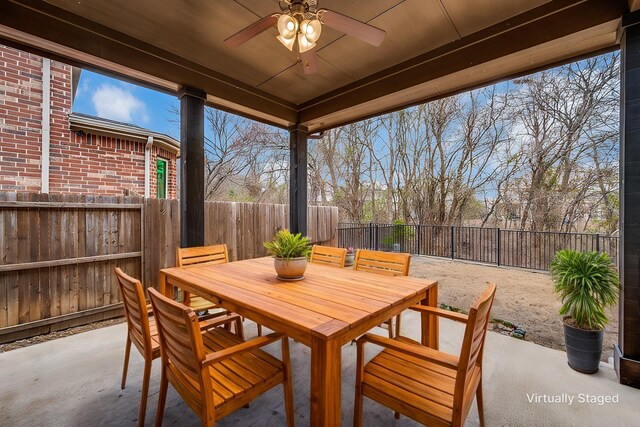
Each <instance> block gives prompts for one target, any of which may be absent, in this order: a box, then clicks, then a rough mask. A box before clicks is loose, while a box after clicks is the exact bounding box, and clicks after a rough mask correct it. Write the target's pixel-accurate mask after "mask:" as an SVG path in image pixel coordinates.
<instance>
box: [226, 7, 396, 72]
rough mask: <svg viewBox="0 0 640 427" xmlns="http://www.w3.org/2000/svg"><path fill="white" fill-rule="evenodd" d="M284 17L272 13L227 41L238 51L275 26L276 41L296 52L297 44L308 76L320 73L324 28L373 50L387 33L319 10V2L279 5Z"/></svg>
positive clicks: (346, 17)
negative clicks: (318, 49)
mask: <svg viewBox="0 0 640 427" xmlns="http://www.w3.org/2000/svg"><path fill="white" fill-rule="evenodd" d="M279 3H280V9H281V10H282V13H273V14H271V15H268V16H265V17H264V18H262V19H260V20H258V21H256V22H254V23H253V24H251V25H249V26H248V27H246V28H244V29H242V30H240V31H238V32H237V33H236V34H234V35H232V36H231V37H229V38H228V39H226V40H225V41H224V43H225V44H226V45H227V46H230V47H238V46H240V45H242V44H244V43H246V42H247V41H249V40H251V39H252V38H254V37H255V36H257V35H258V34H260V33H263V32H264V31H266V30H268V29H269V28H271V27H273V26H274V25H275V26H276V27H277V28H278V33H279V34H278V36H277V37H276V39H277V40H278V41H279V42H280V43H282V44H283V45H284V46H285V47H286V48H287V49H289V50H290V51H293V48H294V46H295V44H296V42H297V44H298V52H299V53H300V60H301V62H302V66H303V69H304V73H305V74H313V73H315V72H316V71H317V65H316V54H315V49H314V48H315V47H316V41H318V38H320V33H321V32H322V26H323V25H326V26H327V27H329V28H333V29H334V30H337V31H340V32H341V33H345V34H348V35H350V36H352V37H355V38H357V39H359V40H362V41H363V42H365V43H368V44H370V45H373V46H376V47H377V46H380V44H382V41H383V40H384V36H385V34H386V33H385V31H383V30H381V29H380V28H376V27H374V26H372V25H369V24H365V23H364V22H361V21H358V20H356V19H353V18H350V17H348V16H346V15H342V14H341V13H338V12H334V11H332V10H327V9H319V8H318V0H283V1H279Z"/></svg>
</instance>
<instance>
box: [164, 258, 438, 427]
mask: <svg viewBox="0 0 640 427" xmlns="http://www.w3.org/2000/svg"><path fill="white" fill-rule="evenodd" d="M304 276H305V277H304V280H301V281H297V282H285V281H281V280H278V279H277V278H276V273H275V270H274V268H273V258H270V257H265V258H256V259H250V260H244V261H237V262H231V263H228V264H220V265H211V266H204V267H199V266H197V265H196V266H191V267H175V268H166V269H163V270H161V273H160V283H159V286H160V291H161V292H163V293H164V294H165V295H169V296H171V295H172V294H173V287H178V288H181V289H183V290H185V291H188V292H195V293H197V294H198V295H200V296H202V297H204V298H207V299H209V300H210V301H212V302H213V303H215V304H218V305H220V306H222V307H224V308H226V309H228V310H230V311H233V312H235V313H238V314H240V315H242V316H245V317H247V318H249V319H251V320H254V321H256V322H258V323H260V324H262V325H265V326H267V327H268V328H270V329H273V330H274V331H277V332H282V333H285V334H287V335H288V336H290V337H291V338H294V339H295V340H297V341H299V342H301V343H303V344H305V345H307V346H309V347H310V348H311V394H310V396H311V402H310V407H311V425H312V426H338V425H340V422H341V413H340V403H341V402H340V399H341V396H340V387H341V371H340V369H341V355H342V353H341V348H342V346H343V345H344V344H347V343H349V342H351V341H352V340H353V339H355V338H357V337H358V336H360V335H362V334H364V333H365V332H367V331H369V330H370V329H372V328H374V327H375V326H377V325H379V324H380V323H382V322H383V321H385V320H387V319H390V318H392V317H393V316H395V315H397V314H398V313H401V312H402V311H404V310H405V309H407V308H409V307H410V306H412V305H415V304H416V303H422V304H425V305H431V306H435V305H436V303H437V298H438V295H437V289H438V288H437V282H436V281H433V280H427V279H421V278H416V277H392V276H384V275H378V274H372V273H365V272H361V271H353V270H350V269H336V268H333V267H328V266H323V265H316V264H308V265H307V270H306V272H305V275H304ZM422 342H423V344H424V345H429V346H430V347H432V348H434V349H437V347H438V321H437V318H436V317H435V316H433V315H426V314H423V316H422Z"/></svg>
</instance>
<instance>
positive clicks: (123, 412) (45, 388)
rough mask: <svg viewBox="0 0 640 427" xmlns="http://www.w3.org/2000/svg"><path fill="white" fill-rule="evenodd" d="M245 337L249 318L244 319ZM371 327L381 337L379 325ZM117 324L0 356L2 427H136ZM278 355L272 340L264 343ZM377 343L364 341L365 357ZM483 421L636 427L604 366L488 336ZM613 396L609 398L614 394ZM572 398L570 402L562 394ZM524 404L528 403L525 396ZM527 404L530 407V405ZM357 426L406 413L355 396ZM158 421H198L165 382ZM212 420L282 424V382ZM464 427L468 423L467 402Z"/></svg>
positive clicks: (302, 413)
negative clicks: (360, 411)
mask: <svg viewBox="0 0 640 427" xmlns="http://www.w3.org/2000/svg"><path fill="white" fill-rule="evenodd" d="M404 316H405V317H404V319H403V320H404V321H403V326H404V327H405V329H404V331H403V334H404V335H407V336H410V337H414V338H417V337H418V336H419V327H418V326H417V325H418V322H417V320H418V317H417V314H416V313H413V312H411V313H406V314H405V315H404ZM246 330H247V335H248V336H250V337H251V336H255V324H254V323H252V322H247V323H246ZM374 332H378V333H381V334H384V333H386V331H384V330H382V329H376V330H374ZM462 332H463V329H462V327H461V326H460V325H458V324H454V323H452V322H449V321H442V322H441V325H440V334H441V335H440V337H441V348H442V349H443V350H445V351H448V352H452V353H454V354H457V352H458V349H459V346H460V341H461V337H462ZM125 334H126V325H125V324H119V325H116V326H111V327H107V328H103V329H98V330H93V331H90V332H85V333H82V334H78V335H74V336H70V337H66V338H61V339H58V340H54V341H49V342H45V343H41V344H37V345H34V346H31V347H26V348H23V349H18V350H14V351H10V352H7V353H2V354H0V379H1V381H0V425H6V426H89V425H91V426H103V425H104V426H126V425H136V423H137V415H138V407H139V406H138V405H139V402H140V388H141V375H142V366H143V363H142V358H141V357H140V356H139V354H138V353H137V352H136V351H135V350H133V351H132V357H131V366H130V367H129V376H128V382H127V388H126V389H125V390H120V375H121V372H122V361H123V354H124V342H125ZM270 351H272V352H273V353H274V354H276V355H278V356H279V345H278V344H275V345H273V346H272V347H270ZM377 351H378V348H376V347H374V346H371V345H368V352H367V353H368V354H367V357H368V358H370V357H372V356H373V355H374V354H375V353H376V352H377ZM355 353H356V346H355V345H346V346H345V347H343V350H342V360H343V368H342V393H343V394H342V419H343V423H344V425H351V424H352V414H353V389H354V378H355ZM291 356H292V364H293V375H294V377H293V379H294V392H295V410H296V414H295V415H296V417H295V418H296V424H297V425H299V426H306V425H309V360H310V352H309V349H308V348H307V347H305V346H304V345H302V344H300V343H297V342H294V341H291ZM158 368H159V363H157V361H156V363H154V367H153V370H152V379H151V387H150V396H149V403H148V408H147V415H146V424H147V425H153V422H154V420H155V411H156V404H157V396H158V383H159V369H158ZM484 386H485V414H486V415H485V417H486V425H487V426H533V425H535V426H541V425H548V426H564V425H579V426H602V425H607V426H637V425H638V423H639V420H640V405H639V404H640V390H636V389H632V388H630V387H625V386H622V385H620V384H618V383H617V381H616V376H615V372H614V371H613V368H612V366H611V365H608V364H601V369H600V372H598V373H597V374H595V375H584V374H580V373H578V372H575V371H573V370H571V369H570V368H569V367H568V366H567V363H566V355H565V354H564V353H563V352H561V351H557V350H552V349H548V348H545V347H541V346H539V345H536V344H532V343H528V342H522V341H518V340H516V339H514V338H510V337H505V336H502V335H499V334H496V333H493V332H489V333H488V338H487V344H486V351H485V362H484ZM586 394H588V395H590V396H596V397H598V396H600V397H601V398H604V397H606V396H609V397H611V398H614V399H617V403H606V404H602V405H599V404H597V403H585V402H579V399H580V398H581V397H583V398H584V395H586ZM543 396H552V397H555V396H560V397H559V399H563V402H562V403H544V401H543V400H542V399H543ZM616 396H617V398H616ZM572 397H573V402H572V403H571V404H570V403H569V399H571V398H572ZM531 400H533V401H531ZM536 400H537V401H538V403H536ZM364 413H365V419H364V425H366V426H409V425H415V423H414V422H413V421H411V420H409V419H407V418H406V417H401V419H400V420H395V419H394V417H393V412H391V411H390V410H388V409H387V408H384V407H382V406H380V405H378V404H377V403H375V402H373V401H370V400H368V399H365V407H364ZM164 425H166V426H173V425H180V426H190V425H194V426H195V425H200V422H199V419H198V418H197V417H196V416H195V415H194V414H193V412H191V410H190V409H189V408H188V407H187V406H186V404H185V403H184V402H183V401H182V399H181V398H180V396H179V395H178V394H177V393H176V392H175V391H174V390H173V389H171V387H170V388H169V395H168V399H167V407H166V409H165V416H164ZM218 425H221V426H280V425H284V405H283V398H282V388H281V387H276V388H274V389H272V390H270V391H269V392H267V393H266V394H264V395H262V396H261V397H259V398H258V399H256V400H255V401H254V402H253V403H252V404H251V406H250V408H248V409H240V410H238V411H236V412H235V413H234V414H232V415H230V416H228V417H226V418H224V419H222V420H221V421H220V422H219V424H218ZM466 425H467V426H476V425H478V416H477V410H476V408H475V404H474V407H473V408H472V410H471V413H470V415H469V417H468V419H467V423H466Z"/></svg>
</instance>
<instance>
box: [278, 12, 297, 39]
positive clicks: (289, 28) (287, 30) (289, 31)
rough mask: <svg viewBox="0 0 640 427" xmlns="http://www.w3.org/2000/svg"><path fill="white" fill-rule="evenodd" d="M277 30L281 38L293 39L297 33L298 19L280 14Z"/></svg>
mask: <svg viewBox="0 0 640 427" xmlns="http://www.w3.org/2000/svg"><path fill="white" fill-rule="evenodd" d="M278 32H279V33H280V36H281V37H282V38H285V39H287V40H288V39H292V40H295V38H296V34H297V33H298V20H297V19H295V18H294V17H293V16H290V15H286V14H282V15H280V17H279V18H278Z"/></svg>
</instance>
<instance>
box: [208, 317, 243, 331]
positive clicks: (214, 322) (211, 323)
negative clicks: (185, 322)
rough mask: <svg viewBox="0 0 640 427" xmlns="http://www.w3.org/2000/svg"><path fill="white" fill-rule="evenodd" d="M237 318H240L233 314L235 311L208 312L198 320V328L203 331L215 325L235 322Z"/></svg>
mask: <svg viewBox="0 0 640 427" xmlns="http://www.w3.org/2000/svg"><path fill="white" fill-rule="evenodd" d="M238 319H240V316H239V315H237V314H235V313H233V314H227V313H216V314H210V315H208V316H203V317H201V318H200V319H198V320H199V323H200V330H201V331H204V330H206V329H211V328H214V327H216V326H220V325H225V324H227V323H231V322H235V321H237V320H238Z"/></svg>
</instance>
